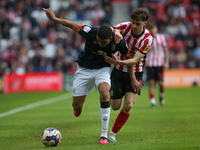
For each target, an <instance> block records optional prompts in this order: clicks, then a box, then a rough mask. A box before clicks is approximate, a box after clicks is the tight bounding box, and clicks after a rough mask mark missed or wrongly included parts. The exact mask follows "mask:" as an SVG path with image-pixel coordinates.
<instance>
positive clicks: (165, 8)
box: [0, 0, 200, 76]
mask: <svg viewBox="0 0 200 150" xmlns="http://www.w3.org/2000/svg"><path fill="white" fill-rule="evenodd" d="M135 1H136V0H132V1H130V4H136V2H135ZM112 4H113V1H112V0H100V1H99V0H68V1H66V0H1V1H0V76H2V75H3V74H4V73H13V72H15V73H19V74H22V73H24V72H43V71H44V72H51V71H62V72H65V73H66V72H69V73H72V74H73V73H74V71H75V70H76V64H75V63H74V60H75V59H76V58H77V56H78V54H79V52H81V51H82V50H83V45H84V40H83V39H82V37H81V36H80V35H78V34H77V33H74V32H73V31H71V30H69V29H67V28H65V27H63V26H61V25H59V24H56V23H54V22H52V21H50V20H49V19H48V18H47V17H46V16H45V13H44V11H42V8H49V7H50V8H52V9H53V11H54V12H55V13H56V15H57V16H58V17H60V18H64V19H69V20H71V21H76V22H78V23H80V24H88V25H92V26H97V27H98V26H100V25H103V24H108V25H113V22H112V20H113V5H112ZM137 4H138V6H137V7H147V8H148V9H149V11H150V15H151V17H150V20H151V21H156V22H157V24H158V26H159V31H160V32H162V33H163V34H165V36H166V38H167V42H168V46H169V50H170V58H171V59H170V68H200V44H199V43H200V40H199V39H200V27H199V26H200V10H199V7H200V6H199V5H200V2H199V0H183V1H180V0H143V1H137ZM137 7H136V6H133V5H132V6H131V5H130V11H131V10H132V9H133V8H137ZM125 15H126V14H125ZM127 15H128V16H129V14H127Z"/></svg>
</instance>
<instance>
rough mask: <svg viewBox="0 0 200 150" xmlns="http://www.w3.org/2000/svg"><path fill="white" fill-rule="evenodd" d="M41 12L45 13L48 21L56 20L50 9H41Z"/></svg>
mask: <svg viewBox="0 0 200 150" xmlns="http://www.w3.org/2000/svg"><path fill="white" fill-rule="evenodd" d="M43 10H44V11H45V12H46V15H47V17H48V18H49V19H51V20H53V19H54V18H56V16H55V14H54V12H53V10H52V9H50V8H47V9H45V8H43Z"/></svg>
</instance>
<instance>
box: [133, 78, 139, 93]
mask: <svg viewBox="0 0 200 150" xmlns="http://www.w3.org/2000/svg"><path fill="white" fill-rule="evenodd" d="M131 85H132V87H133V89H134V91H135V92H137V93H138V92H139V91H140V90H141V88H142V84H141V83H140V82H139V81H138V80H131Z"/></svg>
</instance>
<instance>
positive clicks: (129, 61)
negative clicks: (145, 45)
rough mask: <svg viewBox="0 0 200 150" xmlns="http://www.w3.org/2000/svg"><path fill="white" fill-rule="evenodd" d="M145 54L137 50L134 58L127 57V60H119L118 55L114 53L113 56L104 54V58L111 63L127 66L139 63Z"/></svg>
mask: <svg viewBox="0 0 200 150" xmlns="http://www.w3.org/2000/svg"><path fill="white" fill-rule="evenodd" d="M144 56H145V55H144V54H142V53H140V52H139V51H137V52H136V53H135V55H134V57H133V58H130V59H126V60H118V59H117V57H115V56H114V55H113V54H112V58H110V57H108V56H106V55H105V56H104V59H105V60H106V62H107V63H109V64H117V65H126V66H133V65H135V64H137V63H138V62H139V61H140V60H141V59H142V58H143V57H144Z"/></svg>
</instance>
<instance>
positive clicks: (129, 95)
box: [123, 92, 138, 112]
mask: <svg viewBox="0 0 200 150" xmlns="http://www.w3.org/2000/svg"><path fill="white" fill-rule="evenodd" d="M137 98H138V94H137V93H133V92H126V93H125V98H124V105H123V109H124V110H125V112H128V111H130V109H131V108H132V107H133V104H134V103H135V102H136V100H137Z"/></svg>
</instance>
